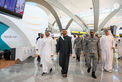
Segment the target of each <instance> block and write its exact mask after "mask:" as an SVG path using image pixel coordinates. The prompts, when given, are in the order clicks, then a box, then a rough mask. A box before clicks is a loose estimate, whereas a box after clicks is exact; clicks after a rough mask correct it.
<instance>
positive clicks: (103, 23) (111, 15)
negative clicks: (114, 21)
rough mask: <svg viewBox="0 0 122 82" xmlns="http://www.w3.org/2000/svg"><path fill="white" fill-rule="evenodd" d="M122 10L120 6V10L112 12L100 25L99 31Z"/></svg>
mask: <svg viewBox="0 0 122 82" xmlns="http://www.w3.org/2000/svg"><path fill="white" fill-rule="evenodd" d="M121 8H122V6H120V7H119V8H118V9H115V10H114V11H113V12H111V13H110V14H109V15H108V16H107V17H106V18H105V19H104V20H103V21H102V23H101V24H100V25H99V31H100V30H101V29H102V28H103V27H104V26H105V25H106V24H107V23H108V21H109V20H110V19H111V18H112V17H114V16H115V15H116V14H117V13H118V12H119V10H120V9H121Z"/></svg>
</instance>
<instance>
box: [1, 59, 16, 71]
mask: <svg viewBox="0 0 122 82" xmlns="http://www.w3.org/2000/svg"><path fill="white" fill-rule="evenodd" d="M14 64H15V61H13V60H5V59H0V69H3V68H6V67H9V66H13V65H14Z"/></svg>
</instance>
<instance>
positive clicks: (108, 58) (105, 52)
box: [100, 35, 115, 71]
mask: <svg viewBox="0 0 122 82" xmlns="http://www.w3.org/2000/svg"><path fill="white" fill-rule="evenodd" d="M100 45H101V49H102V64H103V67H104V69H106V70H107V71H110V70H112V63H113V54H114V53H113V49H112V47H114V48H115V42H114V38H113V36H112V35H109V36H106V35H103V36H102V37H101V39H100Z"/></svg>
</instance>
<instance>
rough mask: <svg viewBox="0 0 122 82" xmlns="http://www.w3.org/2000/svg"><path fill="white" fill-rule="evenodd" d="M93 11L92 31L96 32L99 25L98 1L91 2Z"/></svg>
mask: <svg viewBox="0 0 122 82" xmlns="http://www.w3.org/2000/svg"><path fill="white" fill-rule="evenodd" d="M92 3H93V9H94V30H95V31H97V30H98V24H99V0H92Z"/></svg>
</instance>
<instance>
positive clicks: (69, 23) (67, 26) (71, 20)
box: [66, 15, 88, 29]
mask: <svg viewBox="0 0 122 82" xmlns="http://www.w3.org/2000/svg"><path fill="white" fill-rule="evenodd" d="M75 16H76V17H77V18H78V19H79V20H80V21H81V22H82V23H83V25H84V26H85V27H86V28H87V29H88V26H87V25H86V24H85V22H84V21H83V20H82V19H81V18H80V17H79V16H77V15H75ZM72 22H73V19H70V21H69V22H68V24H67V25H66V29H68V28H69V26H70V25H71V24H72Z"/></svg>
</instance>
